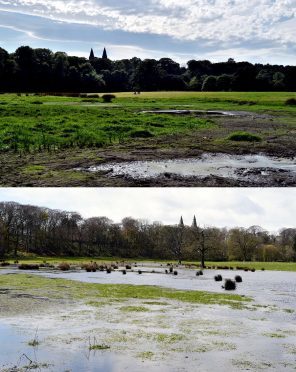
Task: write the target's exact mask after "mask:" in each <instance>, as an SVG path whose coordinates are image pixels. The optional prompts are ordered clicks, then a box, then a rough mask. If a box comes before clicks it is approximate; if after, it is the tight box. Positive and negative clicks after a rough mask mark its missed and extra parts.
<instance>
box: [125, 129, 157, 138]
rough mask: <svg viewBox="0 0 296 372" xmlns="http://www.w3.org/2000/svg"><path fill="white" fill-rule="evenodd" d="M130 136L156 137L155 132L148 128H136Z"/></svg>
mask: <svg viewBox="0 0 296 372" xmlns="http://www.w3.org/2000/svg"><path fill="white" fill-rule="evenodd" d="M130 136H131V137H132V138H151V137H154V134H153V133H151V132H150V131H149V130H147V129H143V130H135V131H133V132H131V134H130Z"/></svg>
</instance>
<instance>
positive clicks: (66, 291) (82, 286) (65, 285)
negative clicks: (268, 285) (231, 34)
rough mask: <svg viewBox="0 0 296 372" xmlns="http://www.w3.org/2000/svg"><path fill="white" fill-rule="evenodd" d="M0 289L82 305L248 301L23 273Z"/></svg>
mask: <svg viewBox="0 0 296 372" xmlns="http://www.w3.org/2000/svg"><path fill="white" fill-rule="evenodd" d="M0 286H3V287H6V286H9V287H10V288H16V289H17V290H20V291H28V292H30V293H34V294H35V295H39V294H42V296H44V295H45V294H46V292H49V293H50V296H51V297H52V298H71V299H73V300H82V301H86V302H89V301H100V300H101V301H102V300H111V301H112V300H123V299H139V300H146V301H147V300H151V301H158V300H160V301H162V300H164V299H168V300H176V301H182V302H187V303H199V304H205V305H208V304H216V305H225V306H230V307H232V308H235V309H238V308H239V309H240V308H244V307H245V306H246V305H247V304H248V303H249V302H251V301H252V299H251V298H249V297H243V296H240V295H236V294H226V293H212V292H205V291H184V290H172V289H167V288H162V287H157V286H144V285H128V284H97V283H82V282H78V281H72V280H66V279H55V280H52V279H49V278H44V277H41V276H37V275H26V274H15V275H0Z"/></svg>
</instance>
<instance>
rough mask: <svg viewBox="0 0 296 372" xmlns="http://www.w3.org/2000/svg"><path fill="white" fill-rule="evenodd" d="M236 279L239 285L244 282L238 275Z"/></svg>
mask: <svg viewBox="0 0 296 372" xmlns="http://www.w3.org/2000/svg"><path fill="white" fill-rule="evenodd" d="M234 279H235V281H236V282H237V283H241V282H242V281H243V279H242V277H241V276H240V275H236V276H235V278H234Z"/></svg>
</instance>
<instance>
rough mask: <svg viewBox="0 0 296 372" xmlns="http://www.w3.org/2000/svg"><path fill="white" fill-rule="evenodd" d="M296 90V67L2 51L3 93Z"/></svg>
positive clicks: (0, 77) (0, 80) (0, 87)
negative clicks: (181, 63) (116, 58)
mask: <svg viewBox="0 0 296 372" xmlns="http://www.w3.org/2000/svg"><path fill="white" fill-rule="evenodd" d="M131 90H134V91H157V90H167V91H175V90H179V91H186V90H189V91H295V90H296V66H282V65H269V64H266V65H263V64H251V63H249V62H236V61H234V60H233V59H232V58H230V59H229V60H228V61H227V62H219V63H211V62H210V61H208V60H190V61H189V62H188V63H187V66H186V67H182V66H180V64H179V63H177V62H175V61H173V60H171V59H170V58H161V59H159V60H155V59H145V60H141V59H139V58H136V57H135V58H132V59H122V60H118V61H111V60H110V59H107V58H96V57H93V58H90V59H86V58H83V57H75V56H68V55H67V54H66V53H64V52H56V53H53V52H52V51H51V50H49V49H44V48H37V49H32V48H30V47H29V46H21V47H19V48H18V49H17V50H16V51H15V52H14V53H8V52H7V51H6V50H4V49H3V48H0V92H36V93H38V92H100V91H108V92H116V91H117V92H118V91H131Z"/></svg>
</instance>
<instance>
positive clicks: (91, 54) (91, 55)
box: [89, 48, 95, 61]
mask: <svg viewBox="0 0 296 372" xmlns="http://www.w3.org/2000/svg"><path fill="white" fill-rule="evenodd" d="M93 59H95V54H94V51H93V48H91V50H90V55H89V60H90V61H91V60H93Z"/></svg>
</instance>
